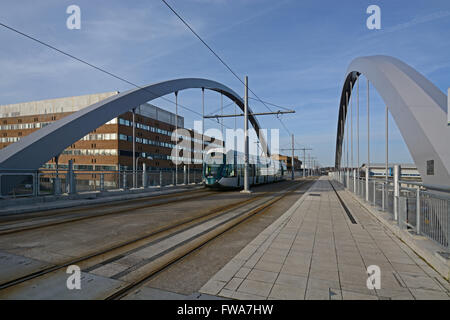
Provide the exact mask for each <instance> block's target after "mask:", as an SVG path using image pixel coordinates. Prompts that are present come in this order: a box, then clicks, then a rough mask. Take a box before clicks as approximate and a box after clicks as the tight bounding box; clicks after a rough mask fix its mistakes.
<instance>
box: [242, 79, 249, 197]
mask: <svg viewBox="0 0 450 320" xmlns="http://www.w3.org/2000/svg"><path fill="white" fill-rule="evenodd" d="M244 114H245V116H244V139H245V155H244V161H245V164H244V190H243V192H247V193H248V192H250V190H249V185H248V183H249V181H248V165H249V163H248V162H249V155H248V152H249V148H248V147H249V146H248V77H247V76H245V91H244Z"/></svg>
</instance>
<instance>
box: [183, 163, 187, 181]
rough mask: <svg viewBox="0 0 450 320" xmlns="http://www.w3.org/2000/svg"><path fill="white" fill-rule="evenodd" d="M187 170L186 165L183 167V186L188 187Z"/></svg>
mask: <svg viewBox="0 0 450 320" xmlns="http://www.w3.org/2000/svg"><path fill="white" fill-rule="evenodd" d="M186 174H187V168H186V165H184V166H183V184H184V185H186V184H187V176H186Z"/></svg>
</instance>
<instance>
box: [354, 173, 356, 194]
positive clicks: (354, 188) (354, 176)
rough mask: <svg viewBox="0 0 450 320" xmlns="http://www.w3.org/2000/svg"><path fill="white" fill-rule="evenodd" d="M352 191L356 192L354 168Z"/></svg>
mask: <svg viewBox="0 0 450 320" xmlns="http://www.w3.org/2000/svg"><path fill="white" fill-rule="evenodd" d="M353 193H354V194H356V169H353Z"/></svg>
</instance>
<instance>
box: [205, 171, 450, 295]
mask: <svg viewBox="0 0 450 320" xmlns="http://www.w3.org/2000/svg"><path fill="white" fill-rule="evenodd" d="M333 186H334V187H335V189H336V191H337V193H338V194H339V196H340V198H341V199H342V200H343V202H344V204H345V205H346V207H347V208H348V212H346V210H345V209H344V207H343V206H342V205H341V203H340V201H339V199H338V197H337V194H336V192H335V191H334V190H333V187H332V182H330V181H329V180H328V178H327V177H321V178H320V179H319V180H317V181H316V183H315V184H314V185H313V186H312V187H311V188H310V190H309V191H308V192H307V193H306V194H304V195H303V196H302V197H301V198H300V199H299V200H298V201H297V202H296V203H295V204H294V205H293V206H292V207H291V208H290V209H289V210H288V211H287V212H286V213H285V214H284V215H283V216H281V217H280V218H279V219H278V220H277V221H275V222H274V223H273V224H272V225H270V226H269V227H268V228H267V229H265V230H264V231H263V232H262V233H261V234H260V235H259V236H258V237H257V238H255V239H254V240H253V241H252V242H251V243H250V244H249V245H247V246H246V247H245V248H244V249H243V250H242V251H241V252H240V253H239V254H238V255H236V256H235V257H234V258H233V259H232V260H231V261H230V262H229V263H228V264H227V265H225V266H224V267H223V268H222V269H221V270H220V271H219V272H218V273H217V274H215V275H214V276H213V277H212V278H211V279H210V280H209V281H208V282H207V283H206V284H205V285H204V286H203V287H202V288H201V289H200V292H201V293H204V294H210V295H217V296H221V297H225V298H232V299H295V300H296V299H300V300H301V299H307V300H312V299H313V300H316V299H320V300H322V299H326V300H328V299H331V300H335V299H337V300H341V299H344V300H349V299H374V300H376V299H450V296H449V294H450V285H449V283H448V282H447V281H446V280H445V279H444V278H442V277H441V276H440V275H439V274H438V273H437V272H436V271H434V270H433V269H432V268H431V267H430V266H429V265H428V264H427V263H426V262H425V261H423V260H422V259H421V258H420V257H419V256H417V255H416V254H415V253H414V252H413V251H412V250H411V249H410V248H409V247H407V246H406V245H405V244H404V243H402V242H401V241H400V240H398V239H397V238H396V237H395V236H394V235H393V234H392V233H391V232H390V231H389V230H388V229H386V228H385V227H384V226H383V225H382V224H381V223H379V222H378V221H377V220H376V219H375V218H374V217H373V216H372V215H371V213H369V212H368V211H366V210H365V209H363V208H362V207H361V206H360V204H359V203H358V202H357V201H356V200H355V199H354V198H353V196H352V195H351V194H350V193H348V192H347V191H345V190H343V189H342V188H341V187H340V186H339V185H338V184H336V183H334V182H333ZM372 265H376V266H378V267H379V268H380V271H381V278H380V289H368V287H367V279H368V274H367V267H369V266H372Z"/></svg>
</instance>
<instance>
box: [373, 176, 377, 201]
mask: <svg viewBox="0 0 450 320" xmlns="http://www.w3.org/2000/svg"><path fill="white" fill-rule="evenodd" d="M373 205H374V206H376V205H377V182H376V181H375V180H373Z"/></svg>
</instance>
